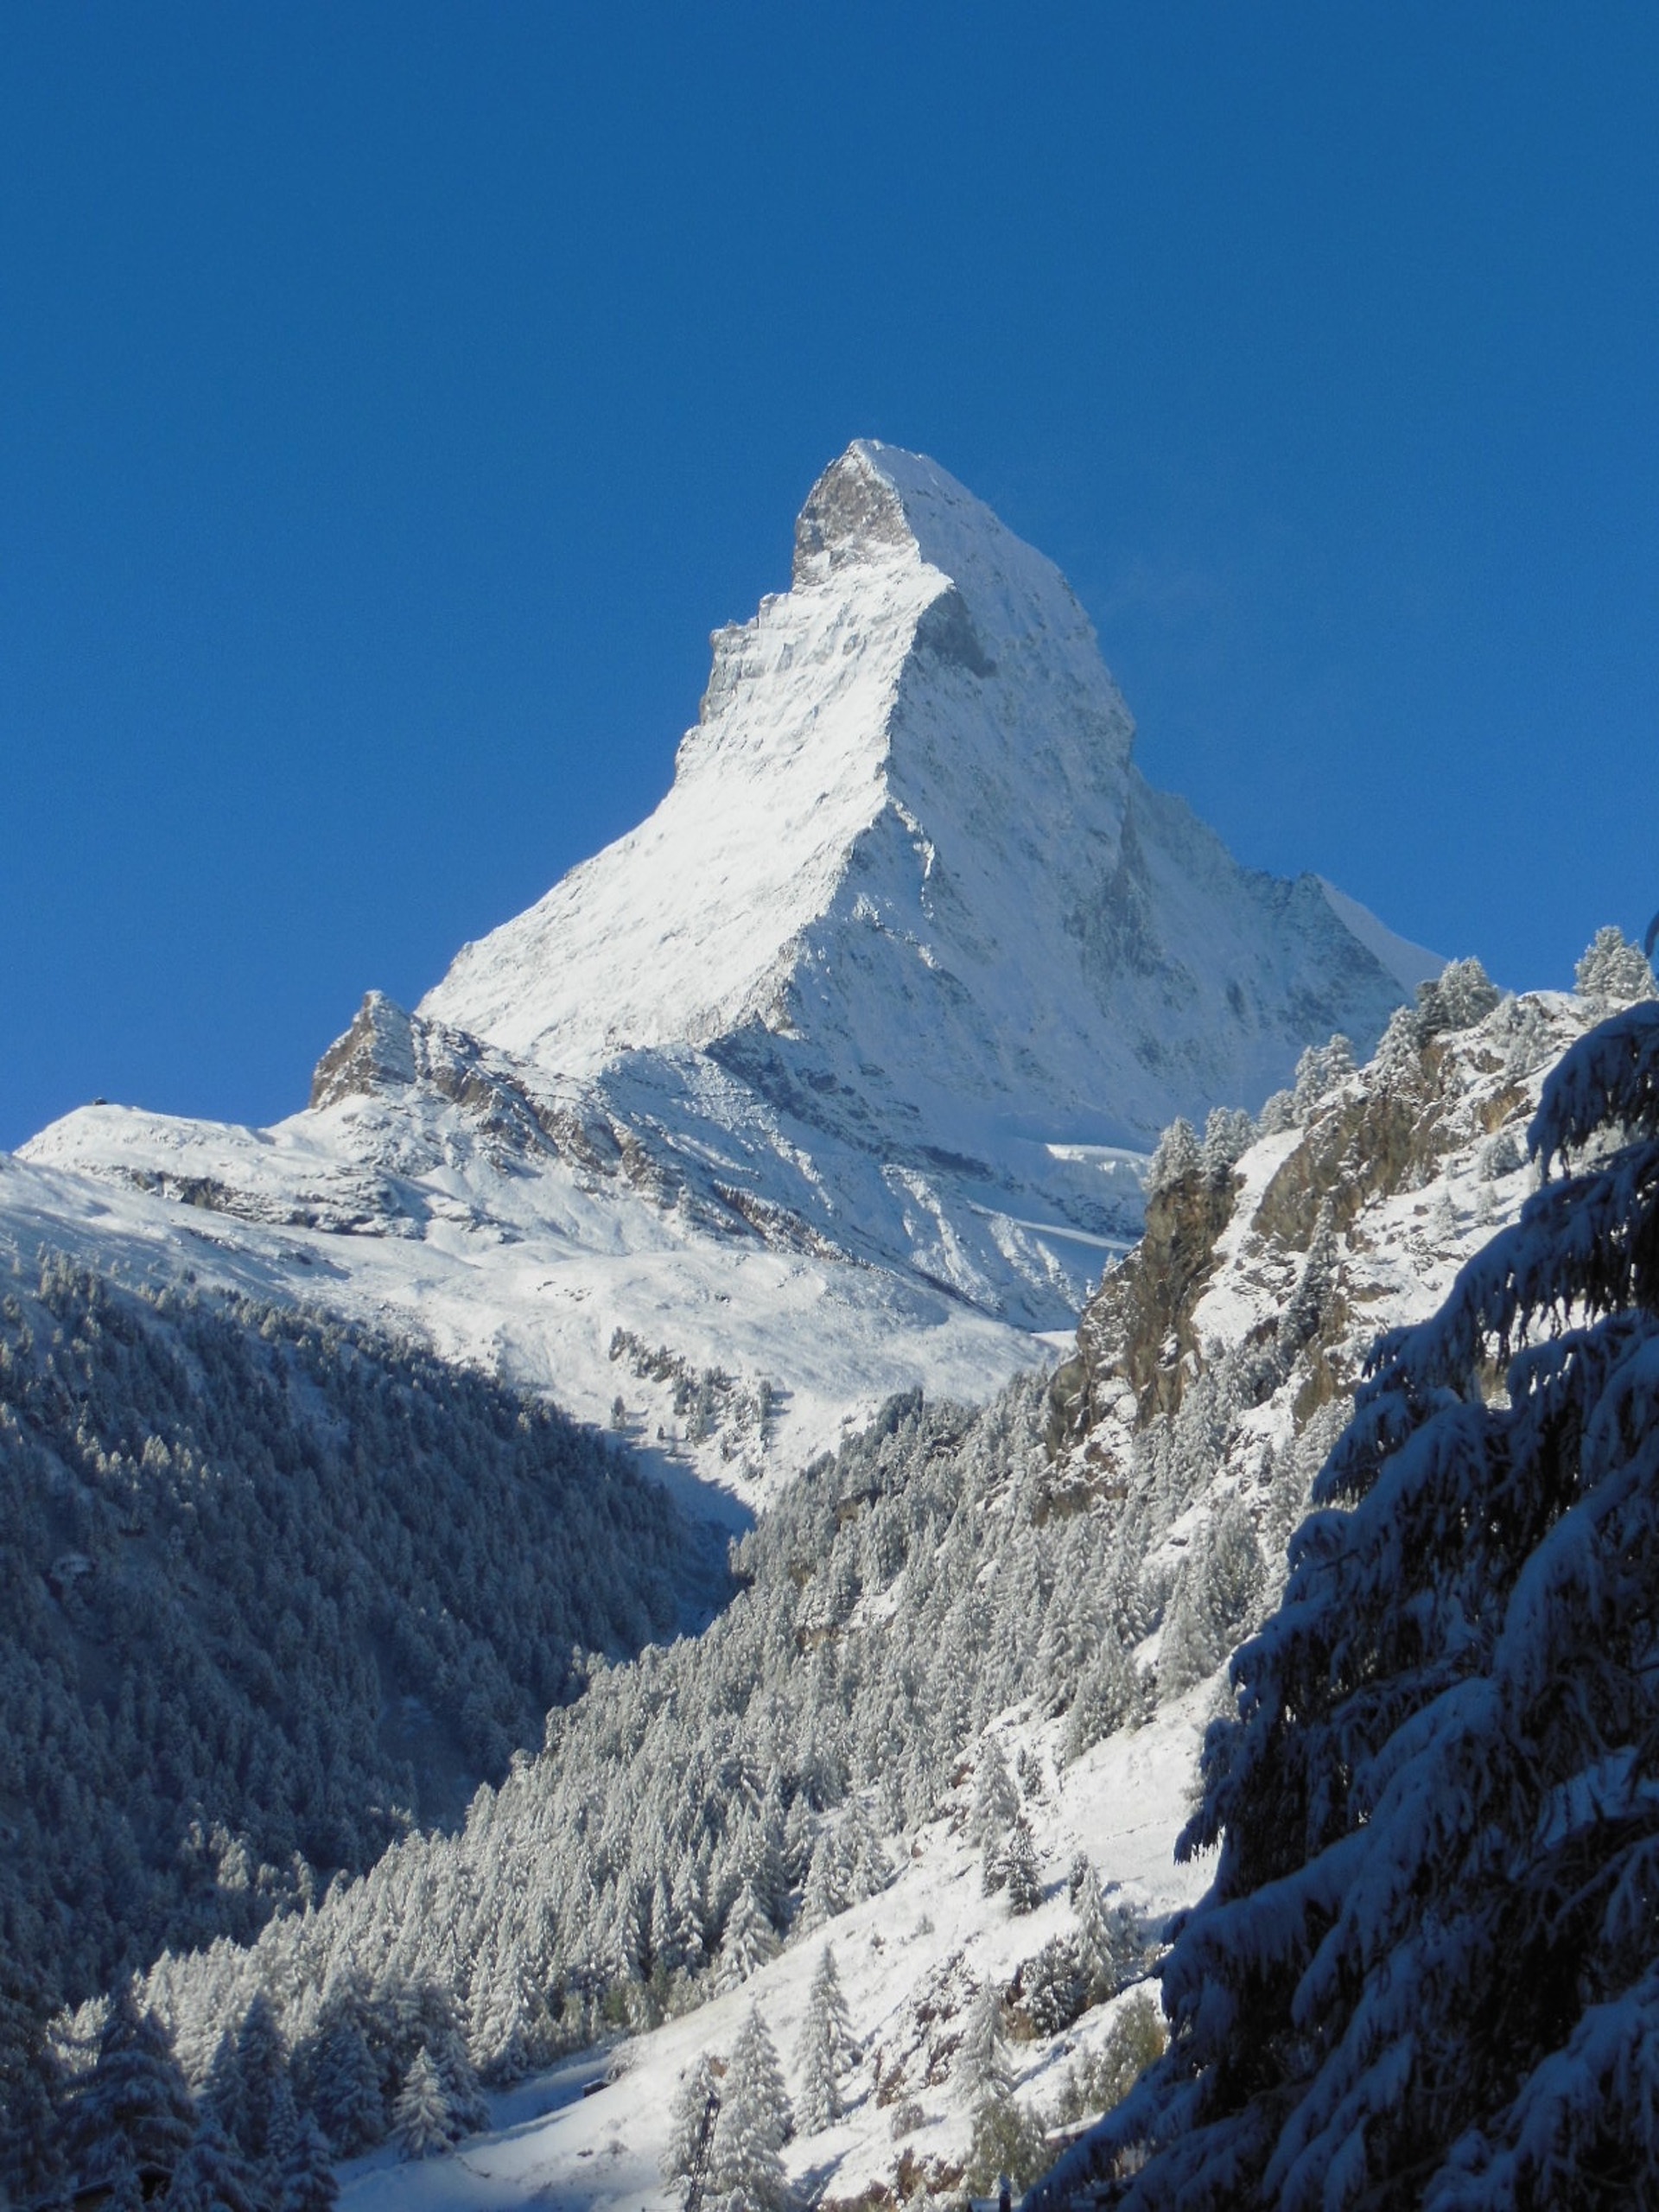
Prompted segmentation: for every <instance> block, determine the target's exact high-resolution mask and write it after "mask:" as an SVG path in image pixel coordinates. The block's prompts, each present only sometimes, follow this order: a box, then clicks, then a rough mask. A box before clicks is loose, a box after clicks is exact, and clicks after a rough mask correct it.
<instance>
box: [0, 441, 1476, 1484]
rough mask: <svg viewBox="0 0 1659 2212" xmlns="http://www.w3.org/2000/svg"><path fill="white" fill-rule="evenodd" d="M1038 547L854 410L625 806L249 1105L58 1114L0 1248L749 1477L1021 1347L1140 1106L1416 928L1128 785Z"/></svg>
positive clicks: (1246, 1045) (1145, 1112) (1139, 1138)
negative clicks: (590, 840) (226, 1311)
mask: <svg viewBox="0 0 1659 2212" xmlns="http://www.w3.org/2000/svg"><path fill="white" fill-rule="evenodd" d="M1131 739H1132V726H1131V723H1130V720H1129V717H1128V712H1127V710H1126V709H1125V707H1124V704H1123V702H1122V698H1121V697H1120V696H1119V694H1118V692H1117V690H1116V686H1115V685H1114V684H1113V683H1112V681H1111V678H1110V677H1109V675H1108V674H1107V672H1106V670H1105V668H1104V666H1103V664H1102V662H1101V659H1100V657H1099V654H1098V652H1097V651H1096V645H1095V640H1094V638H1093V636H1092V633H1091V632H1090V628H1089V625H1088V623H1087V621H1086V620H1085V619H1084V615H1083V613H1082V612H1081V610H1080V609H1079V607H1077V602H1076V601H1075V600H1074V599H1073V597H1072V596H1071V592H1070V591H1069V590H1068V588H1067V587H1066V585H1065V582H1064V580H1063V579H1062V578H1061V576H1060V575H1058V571H1057V570H1055V569H1054V568H1053V567H1052V565H1051V564H1050V563H1048V562H1047V561H1046V560H1045V559H1043V557H1042V556H1040V555H1039V554H1037V553H1035V552H1033V550H1031V549H1030V548H1029V547H1027V546H1026V545H1023V544H1022V543H1020V541H1019V540H1018V539H1017V538H1015V537H1014V536H1013V535H1012V534H1011V533H1010V532H1009V531H1007V530H1006V529H1005V528H1004V527H1003V526H1002V525H1001V524H1000V523H999V522H998V521H997V520H996V518H995V516H993V515H992V514H991V513H990V512H988V510H987V509H986V508H985V507H983V506H982V505H981V504H980V503H979V502H978V501H977V500H976V499H973V498H971V496H970V495H969V493H966V492H965V491H963V488H962V487H961V486H959V485H957V484H956V483H954V482H953V481H952V480H951V479H950V477H949V476H947V475H946V474H944V471H943V470H941V469H939V468H938V467H937V466H936V465H935V464H934V463H932V462H931V461H925V460H922V459H920V458H919V457H918V456H916V455H914V454H906V453H902V452H899V451H898V450H897V449H895V448H889V447H884V446H878V445H875V444H873V443H868V442H858V443H856V444H855V445H854V446H852V447H851V448H849V450H848V452H847V453H846V454H843V455H842V457H841V459H840V460H839V461H836V462H835V463H834V464H833V465H832V466H831V467H830V468H829V470H828V471H826V473H825V474H824V476H823V478H822V479H821V480H820V482H819V483H818V485H817V486H816V487H815V488H814V490H813V492H812V493H811V495H810V498H809V499H808V501H807V504H806V506H805V508H804V511H803V512H802V515H801V518H800V521H799V524H798V531H797V553H796V563H795V575H794V579H793V583H792V587H791V589H790V590H789V591H788V592H787V593H785V594H779V595H777V596H774V597H772V598H769V599H767V600H766V601H765V602H764V603H763V605H762V607H761V608H760V613H758V614H757V615H756V616H755V618H754V619H753V620H752V621H750V622H748V623H747V624H742V625H738V626H733V627H730V628H728V629H726V630H722V631H721V632H719V633H718V634H717V636H716V638H715V664H714V672H713V675H712V677H711V680H710V683H709V690H708V693H707V695H706V696H705V698H704V701H703V705H702V719H701V721H700V722H699V724H698V726H697V727H696V728H695V729H693V730H692V731H691V732H690V734H688V736H687V737H686V739H685V741H684V742H683V745H682V747H681V748H680V754H679V759H678V762H677V772H676V775H675V779H674V785H673V788H672V790H671V791H670V793H669V794H668V796H667V798H665V799H664V802H663V804H662V805H661V806H660V807H659V808H658V810H657V811H656V813H655V814H653V815H652V817H651V818H650V820H649V821H648V822H646V823H644V824H642V825H641V827H640V828H639V829H637V830H635V831H634V832H633V833H632V835H631V836H628V837H626V838H624V839H623V840H622V841H621V842H620V843H619V844H617V845H615V846H613V847H612V848H611V849H609V850H608V851H607V852H605V853H602V854H601V855H598V856H597V858H595V859H594V860H593V861H588V863H586V864H585V865H584V866H582V867H581V868H577V869H575V871H574V872H573V873H572V874H570V875H569V877H567V878H566V879H565V880H564V881H563V882H562V883H561V884H559V885H558V886H556V887H555V889H554V890H553V891H551V892H550V893H549V894H548V896H547V897H546V898H545V899H543V900H542V901H541V902H540V904H539V905H538V906H536V907H534V908H532V909H531V912H529V913H527V914H525V915H524V916H521V917H520V918H518V920H517V921H514V922H511V923H509V924H507V925H505V927H504V928H502V929H500V930H498V931H495V932H494V933H493V935H492V936H491V937H489V938H485V939H484V940H483V941H482V942H481V943H480V944H476V945H472V946H469V947H467V949H466V950H464V951H463V952H462V953H461V955H460V957H458V958H457V960H456V961H455V963H454V967H453V968H452V969H451V970H450V973H449V974H448V976H446V977H445V978H444V979H443V981H442V982H441V983H440V984H439V985H438V986H437V987H436V988H435V990H433V991H432V992H431V993H430V994H429V996H428V997H427V999H426V1000H425V1001H423V1006H422V1007H421V1009H420V1010H419V1011H418V1013H416V1014H413V1015H410V1014H407V1013H405V1012H404V1011H403V1010H402V1009H400V1008H398V1007H395V1006H393V1005H392V1004H391V1001H387V1000H385V999H384V998H382V997H380V996H378V995H374V994H371V995H370V996H369V997H368V998H367V999H366V1000H365V1003H364V1006H363V1007H362V1009H361V1011H360V1012H359V1015H358V1017H357V1019H356V1020H355V1021H354V1023H353V1026H352V1027H351V1028H350V1029H349V1030H348V1031H347V1033H346V1035H345V1036H344V1037H342V1039H340V1043H339V1045H337V1046H335V1047H334V1048H333V1050H331V1052H329V1053H328V1054H327V1055H326V1056H325V1058H324V1059H323V1061H322V1063H321V1065H320V1067H319V1069H318V1071H317V1074H316V1077H315V1083H314V1086H313V1091H312V1100H311V1104H310V1106H309V1107H308V1109H306V1110H305V1111H304V1112H302V1113H300V1114H298V1115H296V1116H292V1117H291V1118H290V1119H289V1120H288V1121H286V1122H280V1123H278V1124H277V1126H276V1127H274V1128H270V1129H257V1130H256V1129H247V1128H229V1127H224V1126H220V1125H216V1124H211V1123H206V1122H191V1121H183V1120H177V1119H168V1118H167V1117H163V1116H156V1115H151V1114H146V1113H142V1112H138V1111H136V1110H131V1109H121V1108H118V1107H109V1106H95V1107H90V1108H86V1109H83V1110H81V1111H79V1112H78V1113H75V1114H73V1115H71V1116H67V1118H66V1119H65V1120H64V1121H62V1122H58V1123H57V1124H55V1125H54V1127H53V1128H50V1129H48V1130H47V1131H45V1132H44V1133H43V1134H42V1135H40V1136H39V1137H37V1138H35V1140H34V1141H32V1142H31V1143H30V1144H29V1145H28V1146H27V1147H24V1150H23V1154H22V1156H21V1159H20V1160H17V1161H13V1162H10V1163H3V1164H0V1165H3V1173H0V1249H4V1248H5V1247H6V1246H8V1245H9V1246H10V1248H11V1249H13V1250H14V1251H16V1252H19V1253H21V1254H22V1255H23V1256H24V1257H25V1258H26V1259H28V1260H29V1261H31V1262H32V1261H33V1259H34V1257H35V1255H36V1253H37V1252H38V1251H39V1250H40V1249H42V1248H48V1249H49V1248H53V1247H62V1248H65V1249H69V1250H71V1251H72V1252H73V1254H74V1255H75V1256H76V1257H77V1258H78V1259H79V1261H81V1262H83V1263H85V1264H87V1265H91V1266H94V1267H97V1266H99V1265H108V1266H110V1267H111V1268H119V1269H124V1270H126V1271H127V1272H129V1273H130V1274H133V1275H135V1276H137V1277H139V1278H142V1279H143V1280H147V1281H154V1280H156V1279H158V1278H165V1277H166V1276H167V1275H168V1274H169V1273H173V1274H176V1273H178V1272H180V1271H181V1270H183V1269H186V1268H188V1270H189V1271H190V1272H191V1273H192V1274H193V1275H194V1278H195V1279H196V1280H198V1281H201V1282H203V1283H204V1284H209V1285H211V1284H222V1285H224V1286H226V1287H230V1288H234V1289H236V1290H238V1291H242V1292H245V1293H248V1294H252V1295H255V1296H257V1297H259V1298H262V1299H277V1300H283V1299H292V1300H301V1301H305V1302H308V1303H315V1304H321V1305H324V1306H329V1307H332V1308H334V1309H336V1310H339V1311H341V1312H344V1313H348V1314H350V1315H352V1316H353V1317H354V1318H358V1319H367V1320H370V1321H372V1322H374V1323H376V1324H378V1325H389V1326H390V1327H391V1328H393V1329H394V1330H397V1331H409V1330H411V1329H413V1330H417V1331H420V1332H423V1333H425V1334H426V1336H427V1337H428V1338H429V1341H430V1342H431V1343H432V1344H434V1346H435V1349H437V1350H438V1351H441V1352H442V1353H443V1354H444V1355H446V1356H448V1357H466V1358H471V1359H476V1360H480V1361H482V1362H484V1363H487V1364H489V1365H491V1366H493V1367H495V1368H497V1369H499V1370H501V1371H502V1372H503V1373H505V1375H506V1376H508V1377H509V1378H510V1379H512V1380H516V1381H519V1382H523V1383H528V1384H530V1385H531V1386H533V1387H537V1388H545V1389H551V1390H552V1391H553V1392H554V1393H555V1394H556V1396H557V1397H558V1398H559V1400H560V1402H562V1403H563V1404H564V1405H565V1406H567V1407H568V1408H569V1409H570V1410H572V1411H573V1412H575V1413H576V1414H580V1415H582V1416H583V1417H585V1418H587V1419H589V1420H594V1421H614V1422H615V1423H617V1424H618V1425H619V1426H620V1427H621V1428H622V1429H624V1430H625V1431H626V1433H629V1434H631V1435H632V1437H633V1438H634V1439H635V1440H636V1441H638V1442H639V1444H640V1445H641V1446H642V1448H644V1449H645V1451H647V1452H658V1451H660V1452H664V1453H668V1454H671V1455H674V1456H676V1457H677V1458H679V1459H690V1460H694V1461H696V1464H697V1465H698V1466H699V1468H700V1470H701V1471H702V1472H703V1473H705V1474H708V1475H710V1476H713V1477H715V1478H717V1479H719V1480H720V1481H721V1482H723V1483H725V1484H728V1485H729V1486H732V1487H734V1488H736V1489H738V1490H739V1491H742V1492H744V1493H745V1494H748V1495H753V1494H754V1493H755V1485H756V1484H757V1483H758V1481H759V1480H760V1477H761V1476H762V1474H763V1473H764V1472H765V1471H766V1470H767V1469H768V1468H778V1467H785V1468H786V1467H789V1466H791V1465H800V1464H801V1463H802V1462H803V1461H804V1459H806V1458H807V1457H809V1456H810V1453H811V1452H814V1451H817V1450H818V1449H820V1448H822V1447H823V1446H825V1445H827V1444H830V1443H833V1442H834V1441H835V1440H836V1438H837V1437H838V1436H839V1435H840V1434H841V1433H842V1432H843V1430H844V1428H845V1427H847V1426H848V1425H849V1424H851V1423H855V1422H856V1421H857V1420H858V1419H859V1418H860V1417H861V1416H862V1415H865V1414H868V1413H869V1412H870V1411H872V1410H873V1409H874V1406H875V1405H876V1404H878V1403H879V1402H880V1400H881V1399H882V1398H883V1397H884V1396H885V1395H887V1394H888V1393H889V1392H890V1391H892V1390H894V1389H902V1388H905V1387H907V1386H911V1385H913V1384H916V1383H921V1384H924V1385H925V1386H926V1387H927V1388H928V1389H930V1390H934V1391H940V1392H944V1393H946V1394H950V1395H968V1396H982V1395H984V1393H985V1392H986V1391H987V1390H988V1389H993V1388H995V1386H996V1385H997V1384H998V1383H1001V1382H1002V1381H1004V1380H1005V1379H1006V1378H1007V1377H1008V1376H1010V1375H1011V1374H1013V1373H1014V1372H1015V1371H1017V1370H1019V1369H1020V1368H1021V1367H1022V1366H1026V1365H1028V1364H1030V1363H1033V1361H1037V1360H1040V1359H1042V1358H1043V1357H1046V1347H1044V1346H1043V1345H1042V1344H1039V1343H1038V1342H1037V1341H1035V1338H1036V1337H1037V1336H1038V1335H1039V1334H1040V1333H1041V1332H1052V1331H1055V1330H1059V1329H1069V1327H1070V1325H1071V1322H1072V1320H1073V1319H1075V1316H1076V1314H1077V1311H1078V1309H1079V1307H1080V1306H1081V1305H1082V1303H1083V1301H1084V1298H1085V1296H1086V1295H1087V1294H1088V1291H1089V1288H1090V1286H1091V1284H1092V1282H1093V1281H1095V1280H1096V1279H1097V1277H1098V1275H1099V1274H1100V1272H1101V1269H1102V1268H1103V1265H1104V1264H1105V1263H1106V1262H1107V1261H1108V1260H1109V1259H1110V1258H1111V1257H1112V1256H1113V1255H1115V1254H1116V1253H1117V1252H1120V1251H1122V1249H1126V1246H1127V1244H1128V1243H1129V1242H1130V1241H1132V1239H1133V1237H1134V1236H1135V1235H1136V1234H1137V1233H1138V1230H1139V1226H1140V1221H1141V1173H1142V1170H1143V1166H1144V1159H1145V1154H1146V1153H1147V1149H1148V1147H1149V1146H1150V1144H1151V1142H1152V1140H1153V1138H1154V1135H1155V1134H1156V1132H1157V1130H1158V1129H1159V1128H1160V1127H1161V1126H1162V1125H1163V1124H1164V1123H1165V1122H1167V1121H1168V1120H1169V1118H1170V1116H1172V1115H1173V1114H1175V1113H1177V1112H1185V1113H1190V1114H1195V1115H1196V1114H1201V1113H1202V1112H1203V1111H1204V1109H1206V1108H1207V1107H1208V1106H1210V1105H1211V1104H1214V1103H1217V1102H1218V1101H1225V1102H1227V1103H1245V1104H1249V1105H1254V1104H1255V1103H1259V1102H1260V1100H1261V1099H1262V1096H1264V1095H1265V1094H1266V1093H1267V1092H1268V1090H1270V1089H1271V1088H1272V1087H1273V1085H1274V1084H1275V1083H1278V1082H1281V1081H1283V1080H1284V1079H1285V1078H1286V1077H1287V1075H1288V1073H1289V1071H1290V1069H1291V1067H1292V1065H1293V1064H1294V1060H1295V1058H1296V1056H1297V1053H1298V1052H1300V1050H1301V1049H1302V1048H1303V1047H1304V1046H1307V1045H1309V1044H1312V1043H1316V1042H1319V1041H1321V1040H1322V1039H1324V1038H1325V1037H1326V1036H1327V1035H1329V1034H1330V1033H1332V1031H1334V1030H1343V1031H1345V1032H1346V1033H1348V1034H1349V1035H1350V1036H1351V1037H1352V1038H1353V1039H1354V1040H1355V1042H1356V1044H1357V1046H1360V1047H1361V1048H1363V1047H1365V1046H1368V1045H1369V1044H1370V1042H1371V1041H1372V1040H1373V1039H1375V1038H1376V1035H1377V1034H1378V1033H1379V1032H1380V1030H1381V1028H1382V1027H1383V1022H1384V1021H1385V1020H1386V1019H1387V1017H1388V1014H1389V1010H1390V1008H1391V1007H1393V1006H1394V1005H1395V1004H1396V1003H1398V1002H1399V1001H1400V1000H1401V999H1402V997H1403V996H1405V995H1408V990H1409V987H1410V986H1411V985H1412V984H1413V983H1414V982H1415V981H1417V980H1418V979H1419V978H1420V977H1421V976H1423V975H1425V974H1427V973H1429V972H1430V971H1431V970H1432V969H1433V968H1434V967H1435V966H1436V965H1437V964H1438V963H1435V962H1434V961H1433V959H1432V958H1431V957H1430V956H1428V955H1427V954H1424V953H1421V952H1420V951H1418V950H1416V949H1415V948H1413V947H1411V946H1409V945H1406V944H1402V942H1401V941H1400V940H1399V939H1397V938H1394V937H1392V936H1391V935H1390V934H1389V932H1388V931H1386V930H1385V929H1384V928H1383V926H1382V925H1381V924H1379V923H1377V922H1376V920H1375V918H1372V917H1370V915H1368V914H1366V913H1365V912H1364V911H1363V909H1360V908H1357V907H1356V906H1354V905H1353V903H1352V902H1351V901H1350V900H1347V899H1344V898H1343V897H1342V895H1341V894H1339V893H1334V892H1332V890H1331V889H1330V887H1328V886H1326V885H1325V884H1323V883H1322V882H1321V881H1320V880H1319V879H1317V878H1315V877H1313V876H1311V875H1310V876H1305V877H1302V878H1300V879H1299V880H1296V881H1294V882H1284V881H1279V880H1274V879H1270V878H1268V877H1265V876H1262V875H1259V874H1251V873H1249V872H1248V871H1246V870H1244V869H1242V868H1239V867H1238V866H1237V865H1236V862H1234V861H1232V859H1231V858H1230V856H1229V855H1228V854H1227V853H1226V851H1225V850H1224V848H1223V847H1222V846H1221V845H1220V843H1219V842H1218V841H1217V839H1216V838H1215V837H1214V836H1212V835H1211V833H1210V832H1209V831H1208V830H1206V829H1204V828H1203V826H1202V825H1201V824H1200V823H1198V822H1197V821H1196V820H1195V819H1194V818H1193V817H1192V815H1191V814H1190V812H1189V811H1188V810H1187V809H1186V808H1185V805H1184V804H1183V803H1182V802H1180V801H1179V800H1178V799H1173V798H1167V797H1164V796H1161V795H1160V794H1158V793H1155V792H1154V791H1150V790H1149V789H1148V788H1147V785H1145V784H1144V782H1143V781H1142V780H1141V778H1140V776H1139V774H1138V772H1137V771H1136V770H1135V766H1134V763H1133V760H1132V759H1131Z"/></svg>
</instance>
